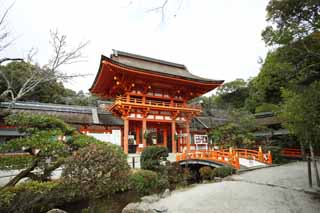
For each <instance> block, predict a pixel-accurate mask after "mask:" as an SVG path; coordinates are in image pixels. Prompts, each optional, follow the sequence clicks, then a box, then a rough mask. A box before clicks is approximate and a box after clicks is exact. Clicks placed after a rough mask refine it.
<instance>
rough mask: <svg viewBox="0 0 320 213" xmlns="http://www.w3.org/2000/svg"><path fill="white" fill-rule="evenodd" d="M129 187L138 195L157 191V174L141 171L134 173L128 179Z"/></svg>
mask: <svg viewBox="0 0 320 213" xmlns="http://www.w3.org/2000/svg"><path fill="white" fill-rule="evenodd" d="M129 187H130V189H132V190H134V191H136V192H137V193H139V194H140V195H147V194H152V193H154V192H155V191H157V189H158V174H157V173H156V172H154V171H150V170H143V169H141V170H137V171H134V172H133V173H132V174H131V175H130V177H129Z"/></svg>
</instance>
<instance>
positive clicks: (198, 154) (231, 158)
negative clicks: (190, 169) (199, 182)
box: [176, 150, 240, 169]
mask: <svg viewBox="0 0 320 213" xmlns="http://www.w3.org/2000/svg"><path fill="white" fill-rule="evenodd" d="M182 160H211V161H217V162H220V163H224V164H228V165H231V166H232V167H234V168H236V169H240V164H239V157H238V156H237V155H235V154H234V153H230V152H224V151H212V150H211V151H205V150H204V151H191V152H189V153H188V154H186V153H178V154H177V155H176V161H182Z"/></svg>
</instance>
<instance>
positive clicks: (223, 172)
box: [211, 167, 235, 178]
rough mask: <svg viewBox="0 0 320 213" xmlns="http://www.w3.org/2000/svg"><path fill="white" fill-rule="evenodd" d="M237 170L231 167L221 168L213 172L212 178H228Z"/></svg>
mask: <svg viewBox="0 0 320 213" xmlns="http://www.w3.org/2000/svg"><path fill="white" fill-rule="evenodd" d="M234 172H235V170H234V169H233V168H231V167H219V168H215V169H213V170H212V174H211V177H221V178H224V177H227V176H229V175H232V174H234Z"/></svg>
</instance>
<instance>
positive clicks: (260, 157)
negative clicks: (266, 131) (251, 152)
mask: <svg viewBox="0 0 320 213" xmlns="http://www.w3.org/2000/svg"><path fill="white" fill-rule="evenodd" d="M258 159H259V161H261V162H263V153H262V148H261V146H259V152H258Z"/></svg>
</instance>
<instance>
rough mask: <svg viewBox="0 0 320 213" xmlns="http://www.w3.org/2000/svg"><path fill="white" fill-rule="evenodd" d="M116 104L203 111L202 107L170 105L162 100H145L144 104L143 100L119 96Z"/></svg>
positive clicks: (179, 104) (180, 104) (181, 104)
mask: <svg viewBox="0 0 320 213" xmlns="http://www.w3.org/2000/svg"><path fill="white" fill-rule="evenodd" d="M115 103H129V104H138V105H147V106H157V107H175V108H190V109H201V107H200V106H193V105H192V106H190V105H187V104H183V103H172V104H171V103H170V101H160V100H150V99H147V100H145V103H143V101H142V98H130V99H127V98H126V97H122V96H119V97H117V98H116V100H115Z"/></svg>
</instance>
